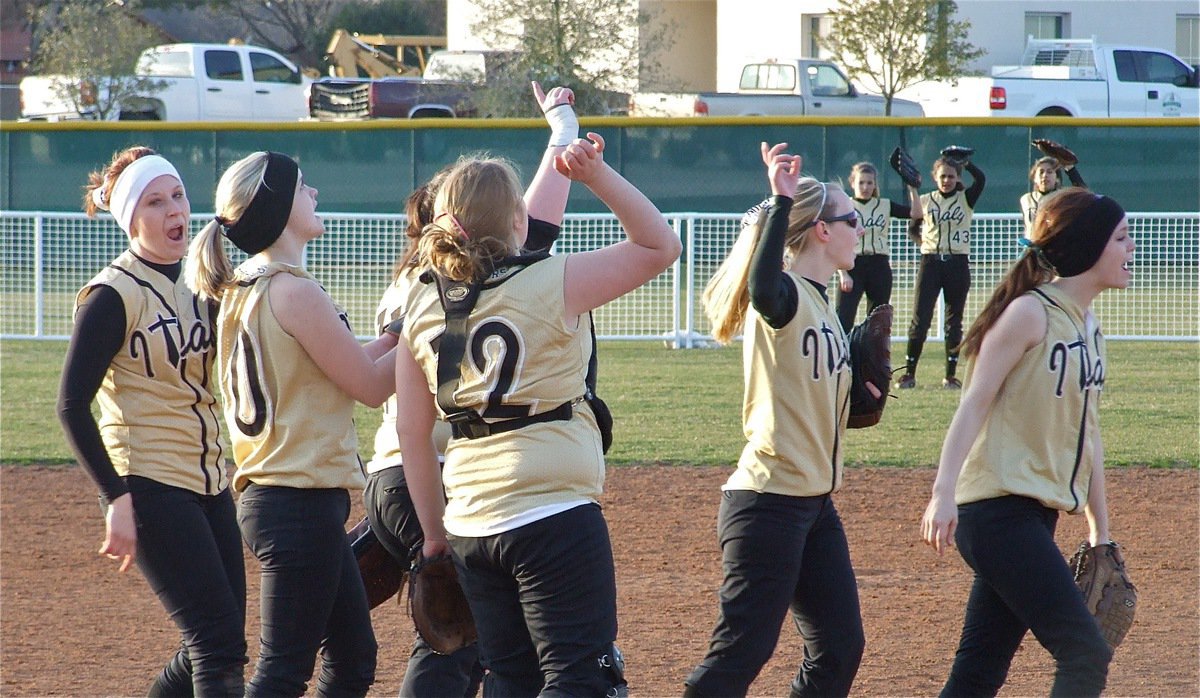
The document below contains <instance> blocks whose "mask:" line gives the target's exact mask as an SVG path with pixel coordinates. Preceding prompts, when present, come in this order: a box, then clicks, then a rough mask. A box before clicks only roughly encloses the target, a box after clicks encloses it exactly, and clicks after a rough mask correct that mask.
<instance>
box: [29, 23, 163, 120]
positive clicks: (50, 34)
mask: <svg viewBox="0 0 1200 698" xmlns="http://www.w3.org/2000/svg"><path fill="white" fill-rule="evenodd" d="M38 9H39V12H40V18H39V21H38V26H39V28H40V31H39V34H40V36H38V41H37V48H36V52H35V55H34V68H35V70H36V72H38V73H43V74H47V75H50V76H51V79H52V81H53V82H52V86H53V90H54V91H55V93H56V94H57V96H58V97H59V98H60V99H62V100H63V101H64V102H66V103H68V104H70V105H72V106H73V107H74V108H75V110H76V111H77V112H78V113H80V114H86V115H91V116H94V117H96V118H99V119H106V118H108V117H109V115H110V114H112V113H113V110H114V109H119V108H120V104H121V101H122V100H127V99H128V98H130V97H133V96H135V95H146V94H152V93H154V92H156V91H158V90H160V89H162V87H163V82H162V81H161V80H155V79H153V78H147V77H139V76H137V75H134V67H135V63H136V62H137V58H138V55H140V54H141V52H142V51H143V50H145V49H147V48H149V47H151V46H154V45H156V44H158V43H160V38H161V37H160V35H159V34H158V33H157V32H156V31H155V30H154V29H152V28H151V27H148V26H147V25H145V24H143V23H142V22H140V21H139V20H138V19H137V18H136V17H134V16H132V15H130V14H129V13H128V12H127V11H125V10H124V9H123V8H121V7H119V6H114V5H112V4H111V3H110V4H108V5H105V4H101V3H98V2H97V3H92V2H72V3H62V4H59V3H47V4H46V5H44V6H43V7H40V8H38Z"/></svg>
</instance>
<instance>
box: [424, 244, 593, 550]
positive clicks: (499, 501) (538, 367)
mask: <svg viewBox="0 0 1200 698" xmlns="http://www.w3.org/2000/svg"><path fill="white" fill-rule="evenodd" d="M568 258H569V255H556V256H554V257H549V258H547V259H544V260H541V261H538V262H536V263H534V264H531V265H529V266H525V267H518V268H515V269H514V268H511V267H510V268H507V269H506V268H501V269H498V270H497V271H496V273H494V274H493V275H492V276H491V277H490V278H489V280H488V281H487V282H485V284H484V287H483V290H482V291H481V292H480V294H479V299H478V302H477V303H476V306H475V309H474V311H472V313H471V315H470V317H469V318H468V320H467V348H466V352H465V353H464V356H463V360H462V365H461V372H462V377H461V379H460V381H459V384H458V390H457V391H456V392H455V394H454V399H455V404H457V405H458V406H459V407H471V408H474V409H475V410H476V411H478V412H479V413H480V414H481V415H482V416H483V418H484V419H485V420H486V421H489V422H493V421H501V420H504V419H513V418H517V417H522V416H530V415H534V414H540V413H542V412H547V411H550V410H553V409H554V408H556V407H558V406H559V405H561V404H562V403H564V402H573V403H575V404H574V408H573V409H574V414H573V416H572V417H571V419H570V420H561V421H551V422H542V423H537V424H531V425H529V426H526V427H524V428H521V429H516V430H514V431H509V432H505V433H502V434H495V435H492V436H485V437H482V438H477V439H466V438H457V439H451V440H450V443H449V445H448V446H447V449H446V464H445V468H444V470H443V474H442V481H443V484H444V485H445V487H446V496H447V500H448V501H447V504H446V516H445V520H444V521H445V526H446V530H447V531H449V532H450V533H452V534H454V535H458V536H482V535H491V534H494V533H499V532H503V531H505V530H510V529H511V528H515V527H517V526H520V525H524V524H525V523H529V522H530V521H531V520H536V517H537V512H545V511H549V510H553V509H555V508H556V507H559V508H560V509H559V510H561V508H565V507H569V506H570V505H573V504H579V503H584V502H588V501H595V500H596V499H597V498H598V497H599V496H600V493H601V491H602V489H603V484H604V456H603V452H602V451H601V447H600V431H599V428H598V427H597V426H596V420H595V417H594V416H593V414H592V412H591V409H590V408H589V407H588V406H587V403H585V402H581V401H580V400H581V398H582V397H583V394H584V390H585V388H584V378H585V376H586V375H587V363H588V357H589V356H590V355H591V351H592V338H591V332H590V326H589V324H588V323H589V322H590V320H589V317H588V315H587V314H586V313H585V314H584V315H582V316H580V317H579V322H578V327H576V328H572V327H570V326H568V324H567V323H566V321H565V320H564V319H563V313H564V312H565V307H564V305H563V283H564V271H565V269H566V263H567V259H568ZM445 323H446V320H445V313H444V312H443V310H442V307H441V303H440V301H439V299H438V294H437V288H436V286H435V285H434V284H425V285H424V286H423V288H421V290H420V291H418V292H416V293H413V294H411V295H410V301H409V304H408V310H407V315H406V321H405V326H404V340H405V341H406V342H408V346H409V348H410V349H411V350H412V352H413V356H414V357H415V358H416V360H417V362H418V363H419V364H420V366H421V368H422V370H423V371H424V373H425V376H426V379H427V381H428V387H429V390H430V392H433V393H436V391H437V363H438V354H437V349H436V346H437V343H438V342H439V340H440V338H441V336H442V334H443V333H444V332H445V329H446V326H445ZM530 517H534V518H532V519H531V518H530Z"/></svg>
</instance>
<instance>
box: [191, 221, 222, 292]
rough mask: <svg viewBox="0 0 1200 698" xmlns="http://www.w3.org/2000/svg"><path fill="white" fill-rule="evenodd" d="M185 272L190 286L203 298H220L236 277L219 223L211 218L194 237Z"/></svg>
mask: <svg viewBox="0 0 1200 698" xmlns="http://www.w3.org/2000/svg"><path fill="white" fill-rule="evenodd" d="M183 275H184V280H185V281H186V282H187V286H188V288H190V289H191V290H192V293H194V294H196V295H197V296H199V297H200V298H201V299H202V300H214V301H218V302H219V301H220V300H221V295H222V294H223V293H224V292H225V287H226V286H228V285H229V283H230V282H231V281H232V280H233V262H231V261H230V260H229V255H228V254H226V253H225V245H224V239H223V236H222V235H221V224H220V223H218V222H217V221H215V220H212V221H209V222H208V225H206V226H204V229H203V230H201V231H200V233H199V234H198V235H196V237H195V239H193V240H192V244H191V245H190V246H189V247H188V256H187V262H186V263H185V265H184V269H183Z"/></svg>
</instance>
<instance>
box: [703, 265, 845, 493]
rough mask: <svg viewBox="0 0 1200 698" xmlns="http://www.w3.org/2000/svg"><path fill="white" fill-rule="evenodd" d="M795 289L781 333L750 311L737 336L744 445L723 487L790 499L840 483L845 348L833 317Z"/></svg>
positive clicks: (800, 287)
mask: <svg viewBox="0 0 1200 698" xmlns="http://www.w3.org/2000/svg"><path fill="white" fill-rule="evenodd" d="M786 276H787V278H789V279H790V280H791V282H792V283H794V284H795V285H796V290H797V295H798V296H799V305H798V307H797V309H796V315H795V317H793V318H792V320H791V321H790V322H789V323H788V324H787V325H785V326H784V327H782V328H780V329H775V328H773V327H771V326H770V325H768V324H767V322H766V321H765V320H763V318H762V316H761V315H759V314H758V312H757V311H755V310H754V307H753V306H751V307H750V309H749V311H748V313H747V316H746V329H745V332H744V334H743V337H742V341H743V344H742V358H743V367H744V368H743V370H744V374H745V384H746V388H745V395H744V398H743V402H742V424H743V431H744V433H745V435H746V442H747V443H746V446H745V448H744V449H743V450H742V455H741V458H740V459H739V460H738V464H737V469H736V470H735V471H734V472H733V475H732V476H730V478H729V480H728V481H727V482H726V483H725V485H724V487H723V489H727V490H754V491H755V492H770V493H773V494H783V495H790V496H796V497H811V496H815V495H822V494H828V493H830V492H835V491H837V490H838V489H839V488H840V487H841V485H842V438H843V436H844V434H845V431H846V420H847V418H848V416H849V413H850V348H849V345H848V344H847V341H846V333H845V332H844V331H843V330H842V325H841V323H840V322H839V321H838V317H837V313H836V312H834V309H833V308H832V307H830V305H829V301H828V300H826V298H825V296H824V295H823V294H822V293H821V292H820V291H819V290H818V289H817V288H816V287H815V286H814V285H813V284H812V283H811V282H809V281H807V280H805V279H803V278H801V277H799V276H797V275H795V274H792V273H791V272H788V273H787V275H786Z"/></svg>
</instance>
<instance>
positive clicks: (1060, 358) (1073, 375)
mask: <svg viewBox="0 0 1200 698" xmlns="http://www.w3.org/2000/svg"><path fill="white" fill-rule="evenodd" d="M1030 293H1031V294H1033V295H1034V297H1036V298H1037V299H1038V300H1039V301H1041V303H1042V306H1043V307H1044V308H1045V310H1046V338H1045V340H1044V341H1043V342H1041V343H1039V344H1037V345H1036V346H1034V347H1032V348H1031V349H1030V350H1029V351H1027V352H1025V355H1024V356H1022V357H1021V359H1020V360H1019V361H1018V362H1017V365H1016V366H1015V367H1014V368H1013V370H1012V371H1011V372H1010V373H1009V374H1008V377H1006V378H1005V379H1004V385H1003V386H1002V387H1001V388H1000V392H999V393H998V394H997V395H996V401H995V403H994V404H993V405H992V409H991V411H990V412H989V413H988V417H987V421H986V422H984V426H983V428H982V430H981V431H980V433H979V436H978V437H977V438H976V439H975V443H974V445H973V446H972V447H971V451H970V453H969V454H968V455H967V458H966V460H965V461H964V463H963V467H962V473H961V474H960V475H959V478H958V485H957V487H956V489H955V501H957V502H958V503H959V504H966V503H968V502H975V501H979V500H981V499H990V498H993V497H1000V496H1004V495H1010V494H1015V495H1021V496H1024V497H1031V498H1033V499H1036V500H1038V501H1039V502H1041V503H1042V504H1044V505H1046V506H1047V507H1050V508H1053V509H1059V510H1062V511H1066V512H1070V513H1079V512H1080V511H1082V510H1083V507H1084V505H1085V504H1087V496H1088V489H1089V487H1090V485H1091V477H1092V466H1093V464H1094V462H1095V456H1096V446H1097V440H1098V439H1099V438H1100V426H1099V407H1100V393H1101V391H1102V390H1103V389H1104V374H1105V343H1104V335H1103V334H1101V332H1100V327H1099V325H1098V324H1097V323H1096V320H1095V316H1094V315H1092V314H1091V312H1090V311H1089V312H1086V313H1085V312H1084V311H1083V310H1082V309H1081V308H1079V307H1078V306H1077V305H1075V303H1074V302H1073V301H1072V300H1071V299H1070V297H1068V296H1067V295H1066V294H1065V293H1063V292H1062V291H1060V290H1059V289H1058V288H1057V287H1056V286H1054V285H1053V284H1044V285H1042V286H1040V287H1038V288H1037V289H1036V290H1035V291H1030ZM973 369H974V363H972V365H971V367H970V369H969V370H968V374H967V381H968V382H969V381H970V380H971V374H972V373H973Z"/></svg>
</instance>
